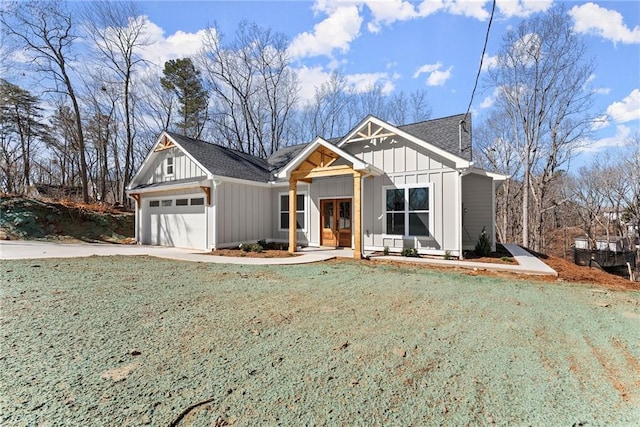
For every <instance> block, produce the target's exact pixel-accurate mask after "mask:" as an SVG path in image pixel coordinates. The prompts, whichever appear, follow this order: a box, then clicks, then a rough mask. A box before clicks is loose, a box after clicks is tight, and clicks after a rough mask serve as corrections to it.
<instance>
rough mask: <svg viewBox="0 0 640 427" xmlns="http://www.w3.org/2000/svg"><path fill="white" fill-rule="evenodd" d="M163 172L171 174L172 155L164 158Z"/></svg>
mask: <svg viewBox="0 0 640 427" xmlns="http://www.w3.org/2000/svg"><path fill="white" fill-rule="evenodd" d="M165 174H166V175H167V176H170V175H173V156H169V157H167V158H166V159H165Z"/></svg>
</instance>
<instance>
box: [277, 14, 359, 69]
mask: <svg viewBox="0 0 640 427" xmlns="http://www.w3.org/2000/svg"><path fill="white" fill-rule="evenodd" d="M361 25H362V17H361V16H360V13H359V11H358V7H356V6H345V7H337V8H335V9H334V10H333V11H332V12H331V13H330V14H329V16H328V17H327V18H326V19H325V20H324V21H322V22H320V23H318V24H316V25H315V26H314V27H313V31H312V32H310V33H309V32H304V33H301V34H298V35H297V36H296V37H295V38H294V39H293V41H292V42H291V44H290V45H289V54H290V55H291V57H292V58H304V57H310V56H318V55H327V56H330V55H331V54H332V53H333V50H334V49H339V50H340V51H342V52H348V51H349V45H350V44H351V42H352V41H353V40H355V39H356V38H357V37H358V34H359V33H360V26H361Z"/></svg>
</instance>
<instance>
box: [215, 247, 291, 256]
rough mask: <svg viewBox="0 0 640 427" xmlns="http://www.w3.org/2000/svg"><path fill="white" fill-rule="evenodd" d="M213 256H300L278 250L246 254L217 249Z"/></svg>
mask: <svg viewBox="0 0 640 427" xmlns="http://www.w3.org/2000/svg"><path fill="white" fill-rule="evenodd" d="M211 255H217V256H230V257H243V258H289V257H294V256H298V255H297V254H290V253H289V252H288V251H282V250H278V249H264V250H263V251H262V252H245V251H243V250H241V249H217V250H215V251H211Z"/></svg>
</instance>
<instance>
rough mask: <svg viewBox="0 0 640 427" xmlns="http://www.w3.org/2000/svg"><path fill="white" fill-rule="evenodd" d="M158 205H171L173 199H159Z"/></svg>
mask: <svg viewBox="0 0 640 427" xmlns="http://www.w3.org/2000/svg"><path fill="white" fill-rule="evenodd" d="M160 205H161V206H164V207H167V206H173V200H171V199H167V200H161V201H160Z"/></svg>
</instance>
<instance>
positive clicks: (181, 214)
mask: <svg viewBox="0 0 640 427" xmlns="http://www.w3.org/2000/svg"><path fill="white" fill-rule="evenodd" d="M145 209H146V215H145V221H144V223H145V226H144V233H143V236H144V237H143V243H145V244H150V245H158V246H175V247H178V248H194V249H206V242H207V226H206V216H205V206H204V197H203V195H202V193H200V194H192V195H179V196H174V197H162V198H157V199H154V198H147V200H146V201H145Z"/></svg>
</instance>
